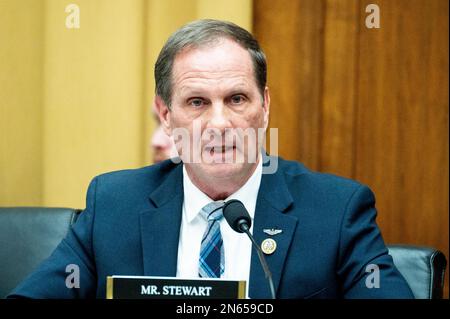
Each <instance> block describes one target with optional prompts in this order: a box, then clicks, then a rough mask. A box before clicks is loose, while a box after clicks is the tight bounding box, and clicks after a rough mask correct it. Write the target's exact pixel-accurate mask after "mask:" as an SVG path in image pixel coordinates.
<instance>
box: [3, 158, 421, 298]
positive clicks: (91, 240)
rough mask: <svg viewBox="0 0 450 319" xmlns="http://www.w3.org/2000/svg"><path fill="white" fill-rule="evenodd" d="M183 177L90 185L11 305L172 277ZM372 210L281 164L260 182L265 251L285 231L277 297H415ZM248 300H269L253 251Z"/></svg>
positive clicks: (119, 177)
mask: <svg viewBox="0 0 450 319" xmlns="http://www.w3.org/2000/svg"><path fill="white" fill-rule="evenodd" d="M182 178H183V174H182V165H181V164H174V163H172V162H171V161H165V162H163V163H160V164H158V165H153V166H150V167H145V168H141V169H137V170H124V171H119V172H113V173H108V174H104V175H100V176H97V177H96V178H94V180H93V181H92V182H91V184H90V186H89V189H88V193H87V201H86V209H85V210H84V211H83V212H82V213H81V215H80V217H79V218H78V220H77V222H76V223H75V225H74V226H73V227H72V228H71V229H70V230H69V233H68V235H67V237H66V238H65V239H63V240H62V242H61V243H60V244H59V246H58V247H57V248H56V250H55V251H54V252H53V253H52V255H51V256H50V257H49V258H48V259H47V260H45V261H44V262H43V263H42V264H41V265H40V266H39V267H38V268H37V270H36V271H34V272H33V273H32V274H31V275H30V276H28V277H27V279H25V280H24V281H23V282H22V283H21V284H20V285H19V286H18V287H17V288H16V289H15V290H14V291H13V292H12V294H11V295H10V296H13V297H14V296H15V297H17V296H24V297H32V298H89V297H98V298H105V294H106V277H107V276H108V275H141V276H142V275H146V276H175V275H176V269H177V249H178V239H179V229H180V225H181V212H182V203H183V182H182ZM187 200H189V199H187ZM374 205H375V199H374V196H373V194H372V192H371V191H370V190H369V188H367V187H366V186H364V185H361V184H359V183H357V182H355V181H352V180H348V179H344V178H340V177H336V176H333V175H328V174H321V173H316V172H312V171H310V170H308V169H307V168H305V167H304V166H303V165H302V164H300V163H297V162H290V161H285V160H282V159H281V158H279V162H278V170H277V171H276V173H275V174H270V175H269V174H265V175H263V177H262V180H261V186H260V190H259V193H258V198H257V205H256V212H255V220H254V229H253V235H254V237H255V239H256V241H257V242H259V243H260V242H262V241H263V240H264V239H265V238H267V237H268V235H266V234H265V233H264V232H263V229H267V228H276V229H282V233H280V234H278V235H275V236H274V237H273V238H274V239H275V240H276V242H277V249H276V251H275V253H273V254H272V255H268V256H266V258H267V263H268V264H269V267H270V269H271V271H272V274H273V280H274V285H275V290H276V293H277V298H412V297H413V295H412V292H411V290H410V288H409V287H408V285H407V283H406V282H405V280H404V278H403V277H402V276H401V275H400V273H399V272H398V270H397V269H396V268H395V266H394V264H393V261H392V258H391V257H390V256H389V255H388V251H387V249H386V246H385V244H384V242H383V239H382V237H381V234H380V231H379V228H378V227H377V225H376V223H375V217H376V210H375V208H374ZM68 264H76V265H78V266H79V268H80V287H79V288H72V289H69V288H67V287H66V285H65V280H66V277H67V275H68V273H66V266H67V265H68ZM369 264H375V265H377V266H378V267H379V270H380V272H379V274H380V281H379V283H380V285H379V286H380V287H379V288H371V289H370V288H368V287H367V286H366V280H367V279H368V275H370V274H372V272H366V270H367V269H368V268H366V267H367V266H368V265H369ZM369 280H370V278H369ZM249 295H250V297H251V298H269V297H270V290H269V286H268V284H267V281H266V279H265V277H264V272H263V269H262V267H261V265H260V263H259V260H258V256H257V254H256V252H255V251H254V250H253V252H252V256H251V268H250V282H249Z"/></svg>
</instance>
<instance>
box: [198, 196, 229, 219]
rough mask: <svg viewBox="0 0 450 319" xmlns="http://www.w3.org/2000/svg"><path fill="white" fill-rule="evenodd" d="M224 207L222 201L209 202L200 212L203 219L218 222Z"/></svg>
mask: <svg viewBox="0 0 450 319" xmlns="http://www.w3.org/2000/svg"><path fill="white" fill-rule="evenodd" d="M223 205H224V202H223V201H216V202H211V203H209V204H207V205H205V206H204V207H203V208H202V210H201V212H202V214H203V216H204V217H205V219H206V220H207V221H208V222H209V221H213V220H219V219H221V218H222V217H223V212H222V207H223Z"/></svg>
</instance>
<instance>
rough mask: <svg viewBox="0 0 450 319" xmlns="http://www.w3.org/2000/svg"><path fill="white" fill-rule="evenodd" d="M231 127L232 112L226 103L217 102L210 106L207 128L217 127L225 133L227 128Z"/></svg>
mask: <svg viewBox="0 0 450 319" xmlns="http://www.w3.org/2000/svg"><path fill="white" fill-rule="evenodd" d="M230 127H231V122H230V113H229V110H228V109H227V108H226V106H225V105H224V103H222V102H215V103H213V105H212V107H211V108H210V112H209V118H208V120H207V128H215V129H218V130H220V131H221V133H223V132H224V131H225V129H226V128H230Z"/></svg>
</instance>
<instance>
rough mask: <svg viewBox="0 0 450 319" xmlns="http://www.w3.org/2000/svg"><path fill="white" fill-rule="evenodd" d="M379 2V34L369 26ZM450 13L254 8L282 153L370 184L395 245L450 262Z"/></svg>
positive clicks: (340, 3) (423, 4)
mask: <svg viewBox="0 0 450 319" xmlns="http://www.w3.org/2000/svg"><path fill="white" fill-rule="evenodd" d="M370 3H375V4H377V5H378V6H379V8H380V17H381V20H380V28H379V29H368V28H367V27H366V25H365V20H366V17H367V15H369V13H366V12H365V9H366V6H367V5H368V4H370ZM448 10H449V8H448V1H447V0H395V1H393V0H376V1H374V0H371V1H365V0H364V1H355V0H295V1H293V0H279V1H270V0H258V1H254V33H255V35H256V37H257V38H258V39H259V41H260V43H261V45H262V47H263V49H264V50H265V52H266V54H267V58H268V66H269V70H268V72H269V87H270V89H271V98H272V104H271V121H270V126H271V127H277V128H278V129H279V134H278V138H279V153H280V154H281V155H282V156H283V157H285V158H289V159H295V160H299V161H302V162H303V163H305V164H306V165H307V166H309V167H310V168H312V169H316V170H319V171H324V172H331V173H335V174H339V175H343V176H346V177H350V178H354V179H357V180H359V181H361V182H363V183H365V184H367V185H369V186H370V187H371V189H372V190H373V191H374V192H375V194H376V197H377V208H378V212H379V215H378V223H379V225H380V227H381V229H382V232H383V236H384V239H385V241H386V242H387V243H410V244H417V245H428V246H433V247H436V248H439V249H441V250H442V251H444V252H445V254H446V256H447V258H449V250H448V249H449V247H448V243H449V235H448V233H449V209H448V208H449V206H448V191H449V189H448V181H449V171H448V167H449V158H448V152H449V148H448V146H449V140H448V110H449V104H448V98H449V97H448V84H449V83H448V77H449V74H448V71H449V69H448V27H449V25H448V12H449V11H448ZM446 276H447V283H448V272H447V274H446ZM446 289H447V291H446V296H448V287H447V288H446Z"/></svg>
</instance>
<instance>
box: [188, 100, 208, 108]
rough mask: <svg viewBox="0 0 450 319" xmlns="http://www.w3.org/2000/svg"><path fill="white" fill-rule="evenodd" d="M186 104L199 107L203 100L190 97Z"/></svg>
mask: <svg viewBox="0 0 450 319" xmlns="http://www.w3.org/2000/svg"><path fill="white" fill-rule="evenodd" d="M188 104H189V105H191V106H193V107H200V106H202V105H203V104H204V101H203V100H202V99H191V100H189V102H188Z"/></svg>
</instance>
